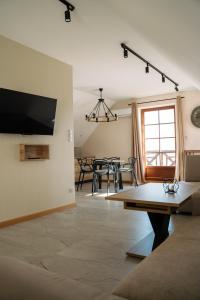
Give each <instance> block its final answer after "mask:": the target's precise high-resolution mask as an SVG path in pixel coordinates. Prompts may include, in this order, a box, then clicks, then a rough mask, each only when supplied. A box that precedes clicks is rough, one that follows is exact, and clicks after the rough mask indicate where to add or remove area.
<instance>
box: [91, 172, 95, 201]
mask: <svg viewBox="0 0 200 300" xmlns="http://www.w3.org/2000/svg"><path fill="white" fill-rule="evenodd" d="M94 180H95V177H94V174H93V176H92V196H93V194H94Z"/></svg>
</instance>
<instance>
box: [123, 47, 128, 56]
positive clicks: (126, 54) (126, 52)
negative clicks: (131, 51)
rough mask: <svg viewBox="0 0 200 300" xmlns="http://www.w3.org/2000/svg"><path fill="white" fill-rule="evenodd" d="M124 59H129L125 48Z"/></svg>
mask: <svg viewBox="0 0 200 300" xmlns="http://www.w3.org/2000/svg"><path fill="white" fill-rule="evenodd" d="M124 58H128V50H127V49H126V48H124Z"/></svg>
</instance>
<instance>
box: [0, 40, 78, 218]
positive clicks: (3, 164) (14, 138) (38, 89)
mask: <svg viewBox="0 0 200 300" xmlns="http://www.w3.org/2000/svg"><path fill="white" fill-rule="evenodd" d="M0 49H1V52H0V70H1V72H0V87H4V88H8V89H13V90H18V91H21V92H27V93H33V94H36V95H42V96H47V97H52V98H56V99H57V100H58V101H57V112H56V120H55V132H54V135H53V136H39V135H35V136H20V135H16V134H15V135H14V134H13V135H12V134H11V135H8V134H0V199H1V200H0V221H4V220H7V219H11V218H15V217H19V216H23V215H28V214H31V213H34V212H38V211H42V210H46V209H50V208H55V207H59V206H63V205H66V204H68V203H72V202H74V201H75V197H74V192H71V193H70V192H69V189H71V188H72V187H73V185H74V161H73V147H74V145H73V142H72V143H69V142H68V141H67V129H69V128H71V129H72V128H73V99H72V69H71V66H69V65H67V64H64V63H62V62H60V61H57V60H55V59H53V58H50V57H48V56H46V55H43V54H41V53H39V52H36V51H34V50H32V49H30V48H27V47H24V46H22V45H20V44H18V43H16V42H13V41H11V40H8V39H6V38H4V37H3V36H0ZM20 143H30V144H49V145H50V159H49V160H46V161H25V162H21V161H19V144H20Z"/></svg>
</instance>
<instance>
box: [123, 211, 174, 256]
mask: <svg viewBox="0 0 200 300" xmlns="http://www.w3.org/2000/svg"><path fill="white" fill-rule="evenodd" d="M147 214H148V217H149V219H150V222H151V225H152V227H153V232H154V234H153V232H152V233H150V234H148V235H147V236H146V237H145V238H144V239H142V240H141V241H140V242H139V243H138V244H136V245H135V246H133V247H132V248H131V249H129V250H128V251H127V255H128V256H133V257H139V258H144V257H146V256H148V255H150V254H151V252H152V251H153V250H154V249H155V248H157V247H158V246H159V245H160V244H161V243H162V242H164V240H166V238H167V237H168V236H169V231H168V227H169V221H170V215H168V214H159V213H152V212H147Z"/></svg>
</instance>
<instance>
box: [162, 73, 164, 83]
mask: <svg viewBox="0 0 200 300" xmlns="http://www.w3.org/2000/svg"><path fill="white" fill-rule="evenodd" d="M162 82H165V75H164V74H162Z"/></svg>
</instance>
